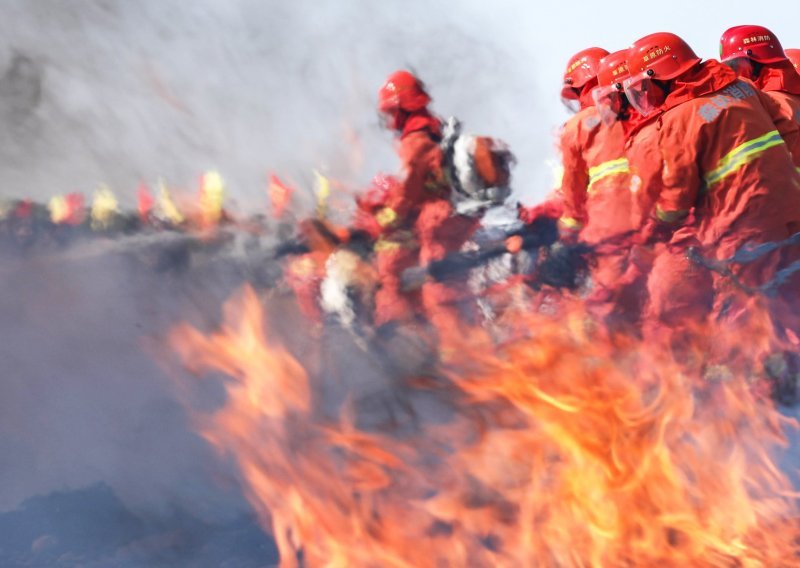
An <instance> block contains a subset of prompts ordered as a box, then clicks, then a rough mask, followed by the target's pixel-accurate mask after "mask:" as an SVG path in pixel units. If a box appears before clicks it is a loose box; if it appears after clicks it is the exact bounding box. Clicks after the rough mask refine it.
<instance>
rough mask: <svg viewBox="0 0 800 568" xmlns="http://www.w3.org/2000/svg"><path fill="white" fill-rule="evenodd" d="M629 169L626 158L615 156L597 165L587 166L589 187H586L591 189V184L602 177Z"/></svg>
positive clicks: (628, 170)
mask: <svg viewBox="0 0 800 568" xmlns="http://www.w3.org/2000/svg"><path fill="white" fill-rule="evenodd" d="M630 171H631V169H630V166H629V164H628V159H627V158H617V159H616V160H609V161H608V162H603V163H602V164H600V165H599V166H594V167H593V168H589V187H588V188H587V189H588V190H589V191H591V189H592V186H593V185H594V184H595V183H597V182H598V181H600V180H601V179H603V178H607V177H608V176H611V175H614V174H625V173H628V172H630Z"/></svg>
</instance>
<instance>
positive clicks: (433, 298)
mask: <svg viewBox="0 0 800 568" xmlns="http://www.w3.org/2000/svg"><path fill="white" fill-rule="evenodd" d="M378 99H379V104H378V109H379V111H380V112H381V114H382V115H383V117H384V118H385V121H386V125H387V126H388V127H389V128H390V129H391V130H393V131H394V132H395V133H396V134H397V136H398V140H399V145H398V153H399V155H400V159H401V161H402V164H403V170H404V174H405V177H404V178H403V179H402V181H401V182H400V184H399V186H398V187H396V188H395V189H394V190H393V191H392V192H390V193H389V195H388V198H387V200H386V205H385V206H384V207H382V208H381V209H380V210H379V211H378V212H377V213H376V220H377V222H378V223H379V225H380V226H381V227H382V229H383V233H382V237H381V240H379V242H378V245H377V247H376V252H377V253H378V264H379V265H381V264H385V265H386V267H387V268H386V272H385V277H386V279H388V280H389V281H390V282H395V281H397V282H399V280H398V279H396V278H394V277H392V278H388V274H390V273H392V274H394V272H397V271H399V270H401V268H403V267H405V266H407V265H408V264H409V263H410V262H411V257H410V256H409V255H410V253H409V252H408V251H410V250H413V248H414V247H418V255H419V261H420V262H421V263H422V264H423V265H424V264H427V263H429V262H431V261H435V260H440V259H442V258H444V257H445V256H446V255H447V254H448V253H451V252H455V251H458V250H460V249H461V247H462V246H463V245H464V244H465V243H466V242H467V240H469V238H470V237H471V235H472V233H473V232H474V230H475V229H476V228H477V221H476V220H475V219H473V218H470V217H466V216H462V215H457V214H455V211H454V209H453V206H452V205H451V202H450V191H451V188H450V186H449V184H448V182H447V180H446V177H445V173H444V169H443V167H442V150H441V147H440V142H441V122H440V120H439V119H438V118H437V117H435V116H434V115H433V114H431V112H430V111H429V110H428V105H429V103H430V102H431V98H430V96H429V95H428V93H427V92H426V91H425V88H424V86H423V85H422V83H421V82H420V80H419V79H418V78H417V77H415V76H414V75H413V74H411V73H410V72H408V71H397V72H395V73H392V74H391V75H390V76H389V77H388V78H387V80H386V82H385V83H384V85H383V86H382V87H381V88H380V90H379V92H378ZM396 276H398V277H399V273H398V274H397V275H396ZM386 279H382V282H381V286H382V289H383V287H385V282H386ZM391 285H392V286H394V284H391ZM403 294H404V293H403V292H400V291H399V290H398V291H397V292H396V293H395V292H392V293H391V294H390V293H388V292H385V293H384V296H385V300H386V302H383V301H382V302H381V305H379V306H378V314H377V319H378V321H379V322H383V323H385V322H388V321H391V320H393V319H396V318H401V317H405V318H407V317H408V316H410V315H412V314H407V313H406V308H401V309H396V308H395V307H394V306H389V305H388V303H391V302H393V301H395V300H399V299H400V298H402V297H403ZM466 297H467V288H466V285H465V284H464V283H438V282H429V283H426V284H424V285H423V287H422V304H423V307H424V312H425V316H426V317H427V318H428V320H429V321H430V322H431V323H432V324H433V325H434V327H435V328H436V329H437V331H439V332H440V338H441V336H442V332H443V331H445V330H449V331H450V333H452V331H453V330H454V329H457V328H458V327H459V324H460V321H461V320H460V318H461V315H462V313H463V312H462V308H463V307H464V303H465V300H466ZM403 303H404V302H399V303H398V305H402V304H403Z"/></svg>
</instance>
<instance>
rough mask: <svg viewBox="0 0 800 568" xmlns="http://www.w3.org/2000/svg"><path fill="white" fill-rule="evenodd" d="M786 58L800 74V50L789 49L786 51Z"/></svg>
mask: <svg viewBox="0 0 800 568" xmlns="http://www.w3.org/2000/svg"><path fill="white" fill-rule="evenodd" d="M784 53H785V54H786V58H787V59H788V60H789V61H791V62H792V65H794V68H795V69H797V71H798V72H799V73H800V49H787V50H785V51H784Z"/></svg>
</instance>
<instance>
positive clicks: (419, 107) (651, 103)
mask: <svg viewBox="0 0 800 568" xmlns="http://www.w3.org/2000/svg"><path fill="white" fill-rule="evenodd" d="M790 58H794V63H793V62H792V60H791V59H790ZM721 60H722V63H721V62H719V61H716V60H707V61H701V59H700V58H699V57H697V55H696V54H695V53H694V51H693V50H692V49H691V47H690V46H689V45H688V44H687V43H686V42H685V41H684V40H682V39H681V38H680V37H678V36H676V35H674V34H672V33H656V34H652V35H648V36H646V37H644V38H642V39H639V40H638V41H636V42H635V43H634V44H633V45H632V46H631V47H630V48H629V49H625V50H621V51H617V52H615V53H609V52H608V51H606V50H604V49H600V48H596V47H594V48H589V49H586V50H583V51H581V52H579V53H577V54H576V55H575V56H573V57H572V58H571V59H570V61H569V63H568V65H567V68H566V71H565V73H564V84H563V89H562V91H561V96H562V99H563V100H564V102H565V103H566V104H567V105H568V106H569V107H570V108H571V109H572V110H573V111H574V112H575V114H574V116H573V117H571V118H570V119H569V120H568V121H567V123H566V124H565V125H564V127H563V130H562V132H561V136H560V151H561V155H562V159H563V170H564V173H563V179H562V182H561V186H560V188H558V189H557V190H556V191H554V193H553V194H552V195H551V196H550V197H549V198H548V200H547V201H546V202H545V203H543V204H540V205H538V206H536V207H533V208H530V209H523V210H521V215H520V217H521V218H522V219H523V220H524V221H526V222H532V221H533V220H534V219H535V218H536V217H537V216H539V215H551V216H557V217H558V218H559V226H560V231H561V238H562V239H563V240H565V241H577V240H578V239H579V240H581V241H583V242H586V243H588V244H590V245H595V246H596V247H598V248H602V249H603V250H604V254H601V255H598V257H597V262H596V265H595V266H594V267H593V268H592V272H591V280H592V283H593V288H592V291H591V293H590V295H589V297H588V304H589V305H590V306H592V308H593V309H594V310H596V311H597V313H598V314H599V315H600V316H601V317H602V318H603V319H604V321H605V322H606V323H607V324H608V327H609V329H636V330H639V331H642V332H644V333H645V334H646V335H647V334H651V335H654V336H662V337H663V338H665V339H667V340H670V341H674V340H678V339H679V338H680V337H682V336H684V334H685V333H686V330H687V329H689V328H691V327H692V326H693V325H694V324H695V323H696V322H698V321H702V320H706V319H707V318H709V317H713V318H716V319H717V320H725V321H729V322H733V321H736V320H737V318H746V317H747V311H748V310H747V309H746V298H744V297H743V295H742V294H740V289H738V288H737V287H736V285H735V284H734V282H733V280H731V279H730V278H725V277H722V276H720V275H718V274H716V273H713V272H711V271H709V270H707V269H706V268H704V267H701V266H699V265H698V264H696V263H693V262H692V261H691V260H690V259H689V258H688V257H687V254H686V253H687V250H688V249H689V247H695V248H696V249H697V250H699V251H700V252H701V254H702V255H703V256H705V257H707V258H711V259H717V260H725V259H727V258H729V257H730V256H731V255H733V254H734V253H735V252H736V251H738V250H740V249H741V248H742V247H744V246H749V245H757V244H761V243H766V242H777V241H782V240H784V239H787V238H788V237H790V236H791V235H793V234H795V233H797V232H798V231H800V75H798V72H797V70H796V67H797V65H798V62H800V51H798V50H788V51H787V52H784V50H783V49H782V47H781V45H780V43H779V41H778V39H777V37H776V36H775V35H774V34H773V33H772V32H771V31H769V30H768V29H766V28H764V27H761V26H752V25H750V26H737V27H734V28H731V29H729V30H728V31H726V32H725V33H724V34H723V36H722V41H721ZM723 63H724V64H723ZM430 102H431V98H430V97H429V95H428V93H427V92H426V91H425V88H424V86H423V84H422V83H421V82H420V81H419V79H417V78H416V77H415V76H414V75H412V74H411V73H409V72H407V71H398V72H396V73H394V74H392V75H391V76H390V77H389V78H388V80H387V81H386V83H385V84H384V85H383V87H382V88H381V89H380V91H379V110H380V112H381V113H382V115H383V116H384V117H385V119H386V125H387V126H388V127H389V128H390V129H392V130H393V131H394V132H396V133H397V136H398V140H399V146H398V148H399V155H400V158H401V160H402V163H403V166H404V171H405V177H404V178H403V179H401V180H397V179H395V178H391V177H384V178H379V179H378V180H377V181H376V182H375V183H374V184H373V187H372V188H371V189H370V190H369V191H367V192H366V193H365V194H364V195H363V196H361V197H360V198H359V199H358V200H357V211H356V216H355V221H354V223H353V228H354V229H356V230H359V231H365V232H367V233H368V234H369V235H370V236H371V237H372V238H373V239H374V242H375V246H374V253H375V258H376V270H377V275H378V280H379V282H380V286H379V289H378V290H377V293H376V298H375V317H374V319H375V323H376V325H382V324H386V323H390V322H396V321H409V320H412V319H414V318H417V317H419V316H420V314H424V315H425V317H426V318H427V319H428V320H429V321H430V322H431V323H432V324H433V325H434V327H435V328H436V329H437V330H439V331H440V332H441V331H444V330H448V331H450V333H452V330H453V329H457V328H458V327H459V325H460V322H461V321H463V318H464V317H465V313H464V305H463V303H462V302H460V300H462V299H464V298H465V297H467V296H468V294H467V291H466V289H465V284H464V283H463V282H449V283H441V282H428V283H426V284H425V285H424V286H423V287H422V289H421V290H419V291H405V290H403V289H402V286H401V278H400V277H401V274H402V273H403V271H404V270H405V269H406V268H409V267H412V266H417V265H420V264H422V265H425V264H426V263H429V262H431V261H434V260H439V259H442V258H444V257H445V256H447V255H448V254H450V253H453V252H455V251H458V250H460V249H461V248H462V247H463V246H464V244H465V243H466V242H467V241H468V240H469V239H470V238H471V236H472V234H473V232H474V230H475V229H476V227H477V226H478V222H479V221H478V220H477V219H476V218H475V217H468V216H464V215H459V214H457V213H456V211H454V208H453V205H452V203H451V200H450V198H449V197H450V192H451V191H452V189H451V187H450V185H449V182H448V179H447V176H446V175H445V172H444V171H443V167H442V150H441V148H440V140H441V123H440V120H439V119H438V118H436V117H435V116H434V115H433V114H431V112H430V111H429V109H428V106H429V103H430ZM473 158H474V160H475V161H476V162H481V161H482V162H483V163H479V164H477V166H478V167H481V168H483V169H484V170H489V177H491V156H489V157H485V156H484V157H481V156H477V155H476V156H473ZM508 244H509V250H510V251H512V252H513V251H514V250H515V246H516V245H515V242H514V241H513V240H512V241H509V243H508ZM798 258H800V252H798V250H797V247H794V248H792V247H786V248H779V249H776V250H775V251H773V252H771V253H770V254H766V255H764V256H763V257H761V258H760V259H759V260H758V261H757V262H753V263H749V264H742V265H736V266H732V273H733V274H734V275H735V277H736V278H737V279H738V280H739V281H740V282H741V283H743V284H745V285H747V286H753V287H755V286H759V285H761V284H763V283H765V282H768V281H770V279H771V278H773V276H774V275H775V273H776V272H777V271H778V270H780V269H781V268H783V267H785V266H788V265H790V264H791V263H792V262H794V261H796V260H798ZM798 290H800V284H798V282H797V280H796V279H795V280H794V281H790V282H788V283H787V284H786V285H784V286H783V287H782V288H781V289H780V293H779V294H778V296H777V297H776V298H774V299H772V300H771V302H772V306H771V307H772V308H773V309H772V310H771V313H772V314H773V316H774V319H775V324H776V328H777V329H779V330H781V333H782V334H783V337H785V338H787V340H788V341H789V342H793V343H795V345H796V344H797V343H798V335H799V334H800V329H799V326H798V322H797V320H796V318H797V317H798V316H800V312H799V311H798V299H797V296H798ZM664 334H666V335H664Z"/></svg>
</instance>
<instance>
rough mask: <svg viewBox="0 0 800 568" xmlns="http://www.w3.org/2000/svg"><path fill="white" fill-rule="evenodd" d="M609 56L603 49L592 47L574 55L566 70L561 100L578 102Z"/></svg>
mask: <svg viewBox="0 0 800 568" xmlns="http://www.w3.org/2000/svg"><path fill="white" fill-rule="evenodd" d="M606 55H608V52H607V51H606V50H605V49H603V48H602V47H590V48H588V49H584V50H583V51H579V52H578V53H576V54H575V55H573V56H572V57H571V58H570V60H569V63H567V68H566V69H565V70H564V86H563V87H562V88H561V98H562V99H564V100H565V101H566V100H577V99H578V98H579V97H580V95H579V91H580V90H581V89H582V88H583V87H584V86H585V85H586V84H587V83H588V82H589V81H591V80H592V79H594V78H596V77H597V70H598V67H599V65H600V60H601V59H602V58H603V57H605V56H606Z"/></svg>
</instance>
